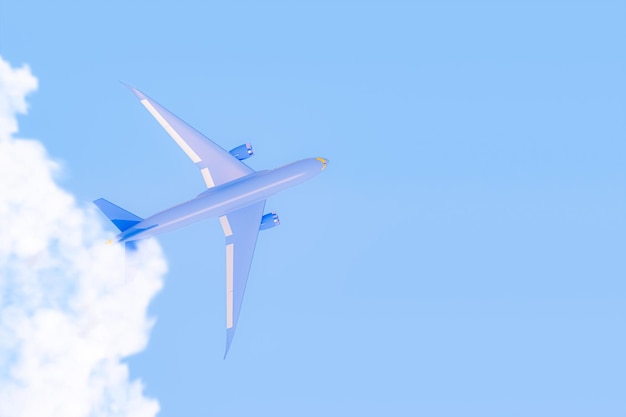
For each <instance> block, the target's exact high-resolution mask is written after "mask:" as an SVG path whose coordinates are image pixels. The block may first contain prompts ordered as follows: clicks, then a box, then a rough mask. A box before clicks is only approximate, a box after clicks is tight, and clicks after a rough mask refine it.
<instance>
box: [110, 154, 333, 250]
mask: <svg viewBox="0 0 626 417" xmlns="http://www.w3.org/2000/svg"><path fill="white" fill-rule="evenodd" d="M326 165H327V160H325V159H324V158H307V159H302V160H300V161H296V162H292V163H290V164H287V165H284V166H282V167H279V168H276V169H273V170H265V171H257V172H254V173H252V174H250V175H248V176H245V177H242V178H238V179H236V180H234V181H231V182H228V183H226V184H222V185H219V186H216V187H213V188H209V189H208V190H206V191H205V192H203V193H201V194H200V195H198V196H197V197H196V198H194V199H192V200H189V201H186V202H184V203H181V204H178V205H176V206H174V207H171V208H168V209H166V210H163V211H161V212H159V213H156V214H154V215H152V216H150V217H148V218H146V219H144V220H143V221H141V222H139V223H137V224H136V225H134V226H133V227H131V228H129V229H127V230H125V231H124V232H122V233H120V234H118V235H117V237H116V238H117V241H118V242H130V241H134V240H139V239H145V238H148V237H152V236H155V235H158V234H161V233H164V232H168V231H171V230H175V229H178V228H180V227H183V226H186V225H189V224H191V223H195V222H197V221H200V220H204V219H208V218H212V217H219V216H223V215H225V214H227V213H229V212H232V211H233V210H237V209H239V208H242V207H245V206H248V205H250V204H253V203H255V202H258V201H261V200H265V199H267V198H268V197H270V196H272V195H273V194H276V193H277V192H279V191H282V190H284V189H286V188H290V187H293V186H294V185H298V184H300V183H302V182H304V181H307V180H309V179H311V178H312V177H314V176H315V175H317V174H319V173H320V172H321V171H322V170H324V168H326Z"/></svg>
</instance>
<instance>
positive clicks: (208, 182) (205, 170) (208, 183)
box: [200, 168, 215, 188]
mask: <svg viewBox="0 0 626 417" xmlns="http://www.w3.org/2000/svg"><path fill="white" fill-rule="evenodd" d="M200 173H201V174H202V178H204V183H205V184H206V186H207V188H211V187H215V181H213V177H212V176H211V172H209V168H202V169H201V170H200Z"/></svg>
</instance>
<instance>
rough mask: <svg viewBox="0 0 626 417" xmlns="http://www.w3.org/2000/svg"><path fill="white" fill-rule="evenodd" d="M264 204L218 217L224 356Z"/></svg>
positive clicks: (228, 347) (237, 311)
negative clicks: (223, 289)
mask: <svg viewBox="0 0 626 417" xmlns="http://www.w3.org/2000/svg"><path fill="white" fill-rule="evenodd" d="M264 208H265V200H263V201H259V202H258V203H254V204H252V205H249V206H247V207H244V208H241V209H239V210H235V211H232V212H230V213H228V214H227V215H225V216H222V217H220V223H221V224H222V229H223V230H224V236H225V237H226V352H225V353H224V358H226V355H227V354H228V349H230V344H231V343H232V341H233V337H234V336H235V329H236V328H237V320H238V319H239V312H240V310H241V303H242V302H243V294H244V292H245V290H246V283H247V282H248V273H249V272H250V264H251V263H252V255H254V248H255V246H256V240H257V236H258V234H259V227H260V225H261V218H262V217H263V209H264Z"/></svg>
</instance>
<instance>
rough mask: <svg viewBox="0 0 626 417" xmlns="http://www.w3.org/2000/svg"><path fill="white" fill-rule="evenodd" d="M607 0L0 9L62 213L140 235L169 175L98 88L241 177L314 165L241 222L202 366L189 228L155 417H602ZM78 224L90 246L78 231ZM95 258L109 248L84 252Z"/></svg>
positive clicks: (173, 168)
mask: <svg viewBox="0 0 626 417" xmlns="http://www.w3.org/2000/svg"><path fill="white" fill-rule="evenodd" d="M625 16H626V4H625V3H624V2H623V1H600V0H594V1H574V0H572V1H552V0H542V1H530V0H527V1H521V0H520V1H443V0H442V1H414V2H391V1H390V2H382V1H381V2H367V1H359V2H356V1H354V2H349V1H336V2H321V1H320V2H317V1H316V2H243V1H238V2H215V1H211V2H208V1H207V2H200V1H196V2H194V1H176V2H174V1H167V2H166V1H152V2H147V1H146V2H141V1H132V2H128V1H107V2H103V1H100V2H73V1H54V2H46V1H28V0H23V1H19V2H18V1H11V2H9V1H4V2H2V4H1V5H0V54H1V55H2V56H3V57H4V58H5V59H7V60H9V61H10V62H11V63H12V65H14V66H16V65H19V64H21V63H28V64H30V66H31V68H32V70H33V73H34V74H35V75H36V76H37V77H38V78H39V81H40V89H39V91H38V92H37V93H36V94H34V95H32V96H31V97H30V100H29V101H30V105H31V111H30V113H29V115H28V116H27V117H25V118H22V119H21V129H20V131H21V133H20V135H21V136H22V137H34V138H39V139H41V140H43V141H44V143H45V145H46V146H47V148H48V150H49V152H50V154H51V155H52V156H53V157H54V158H56V159H58V160H60V161H62V162H63V164H64V166H65V171H64V174H63V176H62V177H61V178H60V181H61V183H62V184H63V186H64V187H65V188H67V189H68V190H70V191H71V192H72V193H74V194H75V195H76V196H77V198H78V199H79V201H81V202H82V204H85V205H87V204H89V201H91V200H93V199H95V198H98V197H105V198H107V199H110V200H111V201H113V202H115V203H117V204H119V205H121V206H122V207H125V208H126V209H128V210H130V211H133V212H135V213H137V214H138V215H149V214H152V213H153V212H155V211H158V210H161V209H163V208H165V207H168V206H170V205H173V204H176V203H178V202H181V201H183V200H185V199H188V198H191V197H193V196H195V195H196V194H197V193H199V192H201V191H202V188H203V183H202V179H201V177H200V175H199V174H198V172H197V171H196V168H195V167H194V166H193V164H192V163H191V162H189V161H188V159H187V157H186V156H185V155H184V154H183V152H181V151H180V150H179V149H177V147H176V145H175V144H174V143H173V141H172V140H171V139H170V138H169V137H168V136H167V135H166V134H165V133H164V132H163V131H162V129H161V128H160V126H158V124H157V123H156V122H155V121H153V120H152V119H151V117H150V116H149V114H148V113H147V112H146V111H145V109H143V108H142V106H141V105H140V104H139V103H137V102H136V100H135V98H134V97H133V96H132V95H131V94H130V93H129V92H128V91H127V90H126V89H125V88H123V87H122V86H121V85H120V84H118V83H117V81H118V80H123V81H126V82H128V83H130V84H132V85H135V86H136V87H137V88H139V89H141V90H143V91H144V92H146V93H147V94H149V95H151V96H152V97H153V98H155V99H156V100H157V101H159V102H160V103H161V104H163V105H164V106H166V107H168V108H169V109H170V110H172V111H173V112H174V113H176V114H177V115H179V116H180V117H182V118H183V119H185V120H186V121H188V122H189V123H190V124H192V125H193V126H195V127H196V128H198V129H199V130H200V131H202V132H204V133H205V134H207V135H208V136H209V137H211V138H213V139H214V140H215V141H216V142H218V143H219V144H221V145H223V146H224V147H227V148H230V147H234V146H236V145H239V144H240V143H243V142H246V141H250V142H252V144H253V146H254V148H255V151H256V155H255V156H254V158H253V159H251V160H250V165H251V166H252V167H253V168H256V169H261V168H272V167H275V166H278V165H281V164H284V163H288V162H290V161H292V160H295V159H299V158H304V157H309V156H324V157H328V158H329V159H330V166H329V168H328V169H327V170H326V171H325V172H324V173H323V174H322V175H320V176H318V177H316V178H315V179H314V180H313V181H311V182H309V183H306V184H303V185H302V186H300V187H298V188H294V189H292V190H289V191H287V192H284V193H283V194H280V195H278V196H276V197H274V198H272V199H270V200H269V201H268V205H267V209H268V210H275V211H277V212H278V213H279V215H280V216H281V221H282V225H281V226H280V227H279V228H277V229H272V230H269V231H267V232H263V233H262V234H261V235H260V239H259V244H258V247H257V252H256V256H255V262H254V264H253V267H252V272H251V277H250V281H249V285H248V290H247V293H246V300H245V303H244V306H243V310H242V315H241V320H240V322H239V327H238V332H237V336H236V338H235V340H234V343H233V346H232V349H231V351H230V354H229V357H228V359H227V360H226V361H224V360H222V355H223V349H224V342H225V330H224V323H225V307H224V304H225V301H224V285H225V284H224V247H223V245H224V244H223V235H222V232H221V229H220V227H219V223H218V222H217V221H213V222H207V223H202V224H198V225H197V226H194V227H189V228H186V229H183V230H180V231H177V232H175V233H172V234H168V235H165V236H163V237H162V238H161V239H159V241H160V242H161V244H162V245H163V247H164V250H165V253H166V255H167V258H168V260H169V265H170V271H169V273H168V275H167V277H166V283H165V287H164V289H163V291H162V292H161V294H160V295H159V296H158V297H157V298H156V299H155V301H154V303H153V304H152V306H151V312H152V314H153V315H155V316H156V317H157V318H158V320H157V324H156V326H155V327H154V330H153V332H152V337H151V340H150V344H149V346H148V348H147V350H146V351H145V352H143V353H141V354H139V355H137V356H135V357H132V358H130V359H129V361H128V362H129V364H130V369H131V373H132V376H133V377H139V378H141V379H142V380H143V381H144V382H145V384H146V392H147V394H148V395H150V396H153V397H156V398H158V400H159V401H160V404H161V407H162V412H161V414H160V415H162V416H166V417H171V416H199V415H216V416H217V415H219V416H321V415H327V416H429V417H435V416H451V417H459V416H481V417H488V416H494V417H495V416H497V417H503V416H552V417H557V416H568V417H570V416H606V417H608V416H623V415H625V414H626V357H625V352H626V336H625V326H624V324H625V321H626V303H625V300H626V299H625V297H626V284H625V279H624V278H625V277H626V262H625V259H626V257H625V254H626V238H625V236H626V175H625V169H624V166H625V164H624V159H625V156H626V145H625V140H626V136H625V134H626V118H625V111H626V100H625V97H626V81H625V77H624V74H625V70H626V65H625V64H626V59H625V55H624V39H626V25H624V18H625ZM103 222H105V220H104V218H103ZM111 233H112V234H113V233H114V228H113V227H112V226H111Z"/></svg>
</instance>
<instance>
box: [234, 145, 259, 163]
mask: <svg viewBox="0 0 626 417" xmlns="http://www.w3.org/2000/svg"><path fill="white" fill-rule="evenodd" d="M230 154H231V155H232V156H234V157H235V158H237V159H239V160H240V161H243V160H244V159H248V158H250V157H251V156H252V155H254V151H253V150H252V145H250V144H249V143H244V144H243V145H239V146H237V147H236V148H234V149H231V150H230Z"/></svg>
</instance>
